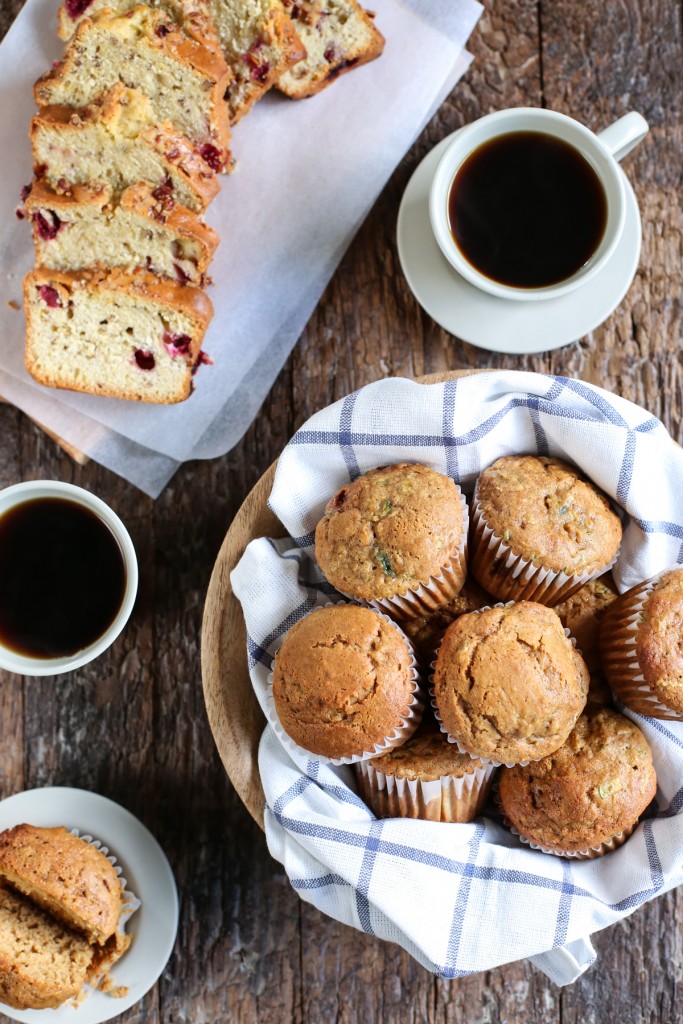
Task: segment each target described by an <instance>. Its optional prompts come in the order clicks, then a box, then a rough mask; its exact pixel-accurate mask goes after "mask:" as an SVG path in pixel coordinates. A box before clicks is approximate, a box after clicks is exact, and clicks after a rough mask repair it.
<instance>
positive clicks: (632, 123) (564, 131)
mask: <svg viewBox="0 0 683 1024" xmlns="http://www.w3.org/2000/svg"><path fill="white" fill-rule="evenodd" d="M648 131H649V128H648V124H647V121H646V120H645V119H644V118H643V117H641V115H640V114H638V113H635V112H632V113H630V114H626V115H625V116H624V117H621V118H620V119H619V120H618V121H615V122H614V124H612V125H610V126H609V128H606V129H605V131H603V132H600V134H599V135H595V134H594V133H593V132H592V131H590V129H588V128H586V127H585V126H584V125H582V124H580V122H579V121H575V120H574V119H573V118H571V117H567V116H566V115H565V114H558V113H556V112H555V111H553V110H544V109H542V108H540V107H513V108H511V109H509V110H498V111H496V112H495V113H494V114H487V115H486V117H482V118H480V119H479V120H478V121H473V122H472V124H468V125H466V127H464V128H462V129H461V130H460V131H459V132H458V133H457V134H456V136H455V137H454V139H453V141H452V142H451V144H450V145H449V146H448V147H447V149H446V151H445V153H444V154H443V156H442V157H441V160H440V161H439V163H438V166H437V169H436V173H435V175H434V179H433V181H432V186H431V191H430V195H429V215H430V219H431V223H432V230H433V232H434V237H435V238H436V241H437V243H438V245H439V248H440V249H441V252H442V253H443V254H444V256H445V257H446V259H447V260H448V261H449V263H450V264H451V265H452V266H453V267H455V269H456V270H457V271H458V273H459V274H461V275H462V277H464V278H465V279H466V280H467V281H469V282H470V283H471V284H473V285H475V286H476V287H477V288H481V289H483V290H484V291H486V292H489V293H490V294H491V295H496V296H497V297H499V298H501V299H514V300H522V301H525V302H528V301H529V300H530V299H531V300H533V299H554V298H557V297H558V296H559V295H564V294H566V293H567V292H570V291H572V290H573V289H574V288H578V287H579V285H582V284H584V283H585V282H586V281H588V280H589V279H590V278H591V277H593V276H594V275H595V274H597V272H598V271H599V270H600V268H601V267H603V266H604V265H605V263H606V262H607V261H608V260H609V258H610V257H611V256H612V254H613V253H614V251H615V249H616V247H617V246H618V244H619V240H620V238H621V235H622V232H623V229H624V222H625V218H626V193H625V190H624V179H623V173H622V171H621V169H620V167H619V163H618V162H619V160H621V159H622V158H623V157H624V156H626V154H627V153H630V151H631V150H632V149H633V148H634V147H635V146H637V145H638V143H639V142H641V141H642V139H644V138H645V136H646V135H647V133H648ZM510 132H543V133H544V134H546V135H552V136H554V137H555V138H558V139H561V140H562V141H563V142H566V143H569V145H571V146H573V147H574V149H576V150H577V151H578V152H579V153H580V154H581V155H582V156H583V157H584V158H585V159H586V160H587V161H588V163H589V164H590V166H591V167H592V168H593V170H594V171H595V173H596V174H597V176H598V178H599V180H600V183H601V184H602V187H603V189H604V192H605V197H606V200H607V223H606V227H605V231H604V234H603V236H602V239H601V241H600V242H599V244H598V246H597V248H596V250H595V251H594V252H593V254H592V256H591V257H590V259H589V260H588V261H587V262H586V263H585V264H584V265H583V266H582V267H581V268H580V270H578V271H577V272H576V273H575V274H573V275H572V276H571V277H568V278H566V279H565V280H563V281H560V282H558V283H557V284H552V285H548V286H546V287H543V288H522V287H514V286H511V285H506V284H501V283H499V282H498V281H494V280H492V279H491V278H490V277H487V276H486V275H485V274H482V273H481V272H480V271H479V270H477V269H476V267H474V266H473V265H472V264H471V263H470V262H469V261H468V260H467V259H466V257H465V256H464V255H463V253H462V252H461V251H460V249H459V248H458V245H457V244H456V242H455V239H454V238H453V234H452V231H451V225H450V218H449V211H448V205H449V196H450V191H451V186H452V184H453V181H454V179H455V178H456V176H457V173H458V171H459V169H460V167H461V166H462V165H463V163H464V162H465V160H466V159H467V158H468V157H469V156H470V154H471V153H473V152H474V151H475V150H476V149H478V148H479V147H480V146H481V145H483V144H484V143H485V142H489V141H490V140H491V139H494V138H497V137H499V136H501V135H506V134H508V133H510Z"/></svg>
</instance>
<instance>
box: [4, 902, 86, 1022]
mask: <svg viewBox="0 0 683 1024" xmlns="http://www.w3.org/2000/svg"><path fill="white" fill-rule="evenodd" d="M92 958H93V949H92V947H91V946H90V945H89V943H88V941H87V939H84V938H83V937H82V936H81V935H77V934H76V932H73V931H71V929H69V928H66V927H65V926H64V925H62V924H61V923H60V922H59V921H57V920H55V918H53V917H51V916H50V915H49V914H47V913H46V912H45V911H43V910H41V909H40V907H37V906H35V905H34V904H33V903H31V902H30V901H29V900H27V899H25V898H24V897H23V896H19V895H17V894H16V893H14V892H10V891H9V890H8V889H4V888H0V1002H3V1003H6V1004H7V1005H8V1006H13V1007H15V1008H16V1009H18V1010H29V1009H32V1010H44V1009H47V1008H56V1007H58V1006H61V1005H62V1003H64V1002H65V1001H66V1000H67V999H70V998H72V997H73V996H76V995H78V993H79V992H80V991H81V988H82V987H83V983H84V981H85V980H86V975H87V972H88V970H89V968H90V965H91V961H92Z"/></svg>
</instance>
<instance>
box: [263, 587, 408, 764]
mask: <svg viewBox="0 0 683 1024" xmlns="http://www.w3.org/2000/svg"><path fill="white" fill-rule="evenodd" d="M346 604H347V602H346V601H326V602H325V604H323V605H320V607H321V608H329V607H330V606H331V605H346ZM316 610H317V609H316ZM373 611H376V612H377V614H378V615H380V616H381V617H382V618H383V619H384V620H385V621H386V622H388V623H389V625H390V626H392V627H393V628H394V629H396V630H398V632H399V633H400V634H401V636H402V637H403V639H404V640H405V642H406V644H407V646H408V650H409V651H410V669H411V674H412V677H413V692H412V697H411V700H410V702H409V704H408V711H407V714H405V715H404V716H403V717H402V718H401V721H400V722H399V724H398V725H397V726H396V728H395V729H394V730H393V731H392V732H391V733H390V734H389V735H388V736H385V738H384V739H383V740H382V742H381V743H376V744H375V746H374V747H373V748H372V750H364V751H363V753H362V754H352V755H351V756H349V757H325V756H324V755H323V754H314V753H313V752H312V751H310V750H306V749H305V748H304V747H301V746H299V744H298V743H296V742H295V741H294V740H293V739H292V738H291V736H290V735H289V734H288V733H287V732H286V731H285V728H284V726H283V725H282V723H281V722H280V719H279V717H278V713H277V709H276V707H275V698H274V697H273V675H274V673H273V671H272V670H271V671H270V672H269V673H268V679H267V680H266V687H267V688H266V708H265V712H266V718H267V719H268V721H269V723H270V724H271V725H272V727H273V729H274V731H275V734H276V736H277V737H278V739H279V740H280V742H281V743H282V745H283V746H284V747H285V749H286V750H289V751H290V752H292V753H294V754H298V755H299V756H300V757H306V758H313V759H314V760H316V761H320V762H321V763H323V764H334V765H341V764H357V763H358V762H359V761H369V760H370V759H371V758H373V757H379V756H380V755H381V754H387V753H388V752H389V751H390V750H393V749H394V747H400V746H401V745H402V744H403V743H405V742H406V740H409V739H410V737H411V736H412V735H413V733H414V732H415V730H416V729H417V727H418V725H419V724H420V722H421V720H422V712H423V710H424V701H423V699H422V696H421V691H420V673H419V669H418V664H417V659H416V657H415V651H414V650H413V645H412V644H411V642H410V640H409V639H408V637H407V636H406V634H405V633H404V632H403V630H402V629H401V627H400V626H399V625H398V623H396V622H394V620H393V619H391V618H389V616H388V615H385V614H384V613H383V612H380V611H378V610H377V609H376V608H375V609H373Z"/></svg>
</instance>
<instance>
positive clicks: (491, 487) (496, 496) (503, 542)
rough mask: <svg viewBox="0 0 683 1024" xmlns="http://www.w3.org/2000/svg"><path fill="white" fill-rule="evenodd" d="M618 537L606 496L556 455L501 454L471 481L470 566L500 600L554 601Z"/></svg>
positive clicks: (604, 560) (608, 558)
mask: <svg viewBox="0 0 683 1024" xmlns="http://www.w3.org/2000/svg"><path fill="white" fill-rule="evenodd" d="M621 536H622V529H621V523H620V521H619V517H618V516H617V515H615V513H614V512H613V511H612V509H611V508H610V505H609V502H608V500H607V498H606V497H605V496H604V495H603V494H601V493H600V491H599V490H598V489H597V488H596V487H595V486H594V485H593V484H592V483H590V481H588V480H587V479H586V477H585V476H583V475H582V474H581V473H580V472H579V471H578V470H577V469H575V468H574V467H573V466H570V465H569V464H568V463H567V462H562V461H560V459H554V458H549V457H547V456H538V455H507V456H504V457H503V458H501V459H498V460H497V461H496V462H494V463H493V465H491V466H489V467H488V469H485V470H484V471H483V473H482V474H481V475H480V477H479V479H478V480H477V485H476V488H475V492H474V501H473V509H472V537H471V539H470V544H471V566H470V568H471V572H472V574H473V575H474V576H475V577H476V579H477V580H478V581H479V583H480V584H481V586H482V587H483V588H484V590H488V591H489V593H491V594H494V595H495V596H496V597H497V598H498V599H499V600H501V601H509V600H513V601H521V600H526V601H538V602H540V603H541V604H547V605H554V604H558V603H559V602H560V601H563V600H565V599H566V598H567V597H569V596H570V594H572V593H573V592H574V591H575V590H578V589H579V587H581V586H583V585H584V584H585V583H587V582H588V581H589V580H591V579H593V578H594V577H596V576H601V575H602V574H603V573H604V572H606V571H607V570H608V569H610V568H611V567H612V565H613V564H614V561H615V560H616V556H617V552H618V550H619V545H620V543H621Z"/></svg>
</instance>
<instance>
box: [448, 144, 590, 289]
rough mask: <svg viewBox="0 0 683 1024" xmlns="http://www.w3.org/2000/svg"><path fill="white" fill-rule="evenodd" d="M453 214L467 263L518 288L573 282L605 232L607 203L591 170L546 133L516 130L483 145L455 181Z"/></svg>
mask: <svg viewBox="0 0 683 1024" xmlns="http://www.w3.org/2000/svg"><path fill="white" fill-rule="evenodd" d="M448 210H449V218H450V225H451V231H452V233H453V238H454V239H455V241H456V244H457V246H458V248H459V249H460V251H461V253H462V254H463V256H464V257H465V259H467V261H468V262H469V263H471V264H472V266H473V267H475V269H476V270H478V271H479V272H480V273H482V274H485V275H486V277H490V278H491V279H492V280H493V281H497V282H498V283H500V284H505V285H511V286H513V287H517V288H543V287H545V286H547V285H553V284H558V283H559V282H561V281H564V280H566V279H567V278H569V277H572V276H573V275H574V274H575V273H576V272H577V271H578V270H580V269H581V267H582V266H584V264H585V263H586V262H587V261H588V260H589V259H590V257H591V256H592V255H593V253H594V252H595V251H596V249H597V248H598V246H599V245H600V242H601V241H602V237H603V235H604V233H605V228H606V226H607V197H606V196H605V191H604V189H603V187H602V183H601V182H600V179H599V178H598V176H597V174H596V173H595V171H594V170H593V168H592V167H591V165H590V164H589V163H588V161H587V160H586V159H585V157H583V156H582V155H581V153H579V152H578V150H576V149H574V147H573V146H570V145H568V143H566V142H563V141H562V140H561V139H557V138H555V137H554V136H552V135H546V134H545V133H543V132H510V133H508V134H507V135H500V136H498V138H496V139H491V141H490V142H485V143H484V144H483V145H482V146H479V148H478V149H476V150H475V151H474V152H473V153H471V154H470V155H469V157H468V158H467V160H465V162H464V163H463V164H462V166H461V167H460V169H459V171H458V172H457V174H456V176H455V180H454V181H453V184H452V185H451V191H450V196H449V201H448Z"/></svg>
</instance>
